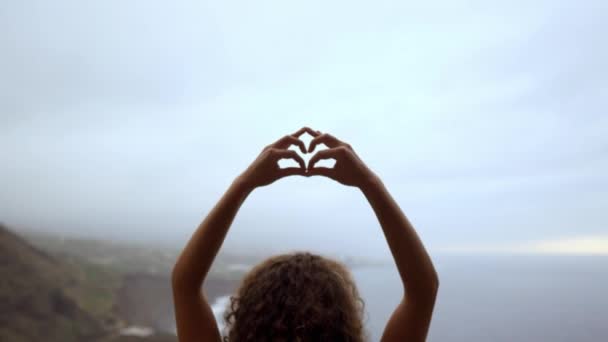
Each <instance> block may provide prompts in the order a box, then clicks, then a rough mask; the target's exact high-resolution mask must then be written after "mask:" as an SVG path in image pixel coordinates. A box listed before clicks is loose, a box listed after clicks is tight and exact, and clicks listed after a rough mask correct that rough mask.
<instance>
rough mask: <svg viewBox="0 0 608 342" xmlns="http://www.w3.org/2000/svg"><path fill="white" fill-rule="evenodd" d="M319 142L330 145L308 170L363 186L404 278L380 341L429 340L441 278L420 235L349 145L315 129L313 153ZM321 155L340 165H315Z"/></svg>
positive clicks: (314, 158)
mask: <svg viewBox="0 0 608 342" xmlns="http://www.w3.org/2000/svg"><path fill="white" fill-rule="evenodd" d="M321 143H323V144H325V145H327V147H329V149H326V150H321V151H319V152H317V153H316V154H315V155H314V156H313V157H312V158H311V159H310V161H309V164H308V172H307V174H308V175H311V176H313V175H322V176H326V177H330V178H332V179H334V180H336V181H338V182H340V183H342V184H345V185H350V186H356V187H358V188H359V189H361V191H362V192H363V194H364V195H365V197H366V198H367V200H368V201H369V203H370V205H371V207H372V208H373V210H374V212H375V214H376V217H377V218H378V221H379V222H380V225H381V226H382V230H383V231H384V236H385V237H386V241H387V242H388V246H389V248H390V250H391V253H392V255H393V258H394V260H395V264H396V265H397V269H398V271H399V275H400V276H401V280H402V282H403V286H404V293H403V299H402V300H401V301H400V303H399V304H398V305H397V308H396V309H395V311H394V312H393V314H392V316H391V318H390V320H389V322H388V324H387V325H386V328H385V330H384V334H383V336H382V341H385V342H388V341H408V342H416V341H425V340H426V336H427V333H428V330H429V326H430V323H431V317H432V315H433V308H434V306H435V298H436V296H437V290H438V286H439V279H438V277H437V273H436V271H435V268H434V267H433V263H432V261H431V259H430V257H429V255H428V254H427V252H426V250H425V249H424V246H423V245H422V242H421V241H420V239H419V238H418V234H416V231H415V230H414V227H413V226H412V224H411V223H410V222H409V221H408V219H407V218H406V217H405V215H404V214H403V212H402V211H401V209H400V208H399V205H398V204H397V203H396V202H395V200H394V199H393V198H392V196H391V195H390V194H389V192H388V190H387V189H386V188H385V187H384V185H383V183H382V182H381V180H380V179H379V178H378V177H377V176H376V175H375V174H374V173H373V172H372V171H371V170H369V169H368V168H367V166H366V165H365V163H363V162H362V161H361V159H360V158H359V157H358V156H357V154H356V153H355V151H354V150H353V149H352V147H351V146H350V145H348V144H346V143H344V142H342V141H340V140H338V139H336V138H335V137H333V136H331V135H329V134H320V132H317V134H316V137H315V138H314V139H313V140H312V141H311V143H310V147H309V152H312V151H313V150H314V149H315V147H316V146H317V145H318V144H321ZM322 159H335V160H336V163H335V165H334V167H333V168H324V167H314V165H315V163H316V162H318V161H319V160H322Z"/></svg>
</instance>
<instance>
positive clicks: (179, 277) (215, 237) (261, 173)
mask: <svg viewBox="0 0 608 342" xmlns="http://www.w3.org/2000/svg"><path fill="white" fill-rule="evenodd" d="M307 130H308V129H307V128H303V129H301V130H299V131H298V132H296V133H294V134H292V135H287V136H285V137H283V138H281V139H279V140H278V141H277V142H275V143H273V144H271V145H268V146H267V147H266V148H264V150H263V151H262V152H261V153H260V155H259V156H258V157H257V158H256V160H255V161H254V162H253V163H252V164H251V166H249V167H248V168H247V170H245V172H243V173H242V174H241V175H240V176H238V177H237V178H236V180H235V181H234V182H233V183H232V185H230V187H229V189H228V190H227V191H226V193H225V194H224V196H222V198H221V199H220V201H219V202H218V203H217V204H216V205H215V207H214V208H213V209H212V210H211V212H210V213H209V214H208V215H207V217H206V218H205V219H204V220H203V222H202V223H201V224H200V225H199V227H198V229H197V230H196V232H195V233H194V235H193V236H192V238H191V239H190V241H189V242H188V244H187V245H186V247H185V248H184V250H183V251H182V253H181V255H180V256H179V258H178V260H177V262H176V264H175V266H174V268H173V274H172V284H173V302H174V305H175V319H176V322H177V335H178V338H179V341H180V342H200V341H220V340H221V337H220V332H219V330H218V328H217V323H216V322H215V318H214V317H213V312H212V311H211V307H210V306H209V303H208V302H207V300H206V299H205V297H204V295H203V294H202V293H201V287H202V284H203V282H204V281H205V278H206V276H207V273H208V272H209V269H210V268H211V264H212V263H213V260H214V259H215V256H216V255H217V253H218V251H219V249H220V247H221V246H222V243H223V241H224V238H225V237H226V233H227V232H228V229H229V228H230V225H231V224H232V221H233V220H234V217H235V216H236V214H237V212H238V210H239V208H240V207H241V205H242V204H243V202H244V201H245V199H246V198H247V196H248V195H249V194H250V193H251V191H253V190H254V189H255V188H257V187H261V186H265V185H269V184H271V183H273V182H274V181H276V180H277V179H280V178H283V177H286V176H291V175H301V176H304V175H305V171H306V167H305V163H304V160H303V159H302V158H301V157H300V156H298V154H297V153H296V151H293V150H288V148H289V147H290V146H291V145H296V146H298V147H299V148H300V149H301V150H302V152H304V153H305V152H306V148H305V146H304V143H303V142H302V141H301V140H299V139H298V137H299V136H300V135H301V134H302V133H304V132H305V131H307ZM284 158H290V159H294V160H295V161H296V162H298V164H300V167H289V168H283V169H281V168H279V166H278V164H277V162H278V161H279V160H280V159H284Z"/></svg>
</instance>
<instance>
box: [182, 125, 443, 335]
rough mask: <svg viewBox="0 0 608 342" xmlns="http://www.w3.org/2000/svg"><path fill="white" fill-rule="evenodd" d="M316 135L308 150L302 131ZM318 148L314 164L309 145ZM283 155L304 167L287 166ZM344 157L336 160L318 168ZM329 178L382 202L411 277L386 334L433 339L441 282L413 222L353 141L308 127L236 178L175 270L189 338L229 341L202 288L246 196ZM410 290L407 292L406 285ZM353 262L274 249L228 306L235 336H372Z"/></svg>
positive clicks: (396, 251) (387, 227)
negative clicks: (281, 183) (300, 179)
mask: <svg viewBox="0 0 608 342" xmlns="http://www.w3.org/2000/svg"><path fill="white" fill-rule="evenodd" d="M305 132H306V133H308V134H310V135H312V136H313V139H312V141H311V142H310V146H309V148H308V149H307V148H306V146H305V145H304V143H303V142H302V141H301V140H300V139H299V137H300V135H302V134H303V133H305ZM319 144H325V145H326V146H327V147H328V149H325V150H321V151H318V152H317V153H316V154H315V155H314V156H313V157H312V158H311V159H310V161H309V164H308V167H306V165H305V163H304V160H303V159H302V158H301V157H300V156H299V155H298V154H297V152H296V151H293V150H289V149H288V148H289V147H290V146H292V145H295V146H297V147H299V149H300V150H301V151H302V152H303V153H312V152H313V151H314V150H315V147H316V146H317V145H319ZM280 159H293V160H295V161H296V162H297V163H298V164H299V165H300V167H288V168H283V169H282V168H280V167H279V166H278V164H277V162H278V160H280ZM322 159H335V161H336V163H335V165H334V167H333V168H325V167H315V164H316V163H317V162H318V161H319V160H322ZM295 175H298V176H305V177H310V176H324V177H329V178H331V179H333V180H335V181H337V182H339V183H342V184H344V185H348V186H355V187H357V188H359V189H360V190H361V192H362V193H363V195H364V196H365V197H366V198H367V200H368V202H369V203H370V205H371V207H372V208H373V210H374V212H375V214H376V217H377V218H378V221H379V222H380V225H381V226H382V230H383V232H384V236H385V237H386V241H387V242H388V246H389V248H390V250H391V253H392V255H393V258H394V260H395V264H396V266H397V270H398V271H399V275H400V277H401V280H402V283H403V290H404V291H403V298H402V300H401V301H400V302H399V303H396V304H397V308H396V309H395V311H394V312H393V314H392V316H391V318H390V319H389V321H388V323H387V325H386V328H385V330H384V333H383V336H382V341H424V340H425V339H426V336H427V332H428V329H429V325H430V322H431V317H432V314H433V307H434V305H435V298H436V296H437V289H438V286H439V280H438V277H437V273H436V272H435V268H434V267H433V263H432V261H431V259H430V258H429V255H428V254H427V252H426V250H425V249H424V246H423V245H422V242H421V241H420V239H419V238H418V236H417V234H416V232H415V230H414V228H413V227H412V225H411V224H410V222H409V221H408V220H407V218H406V217H405V215H404V214H403V213H402V212H401V209H400V208H399V206H398V205H397V203H396V202H395V201H394V199H393V198H392V197H391V195H390V194H389V193H388V191H387V190H386V188H385V187H384V185H383V184H382V182H381V181H380V179H379V178H378V177H377V176H376V175H375V174H374V173H373V172H372V171H371V170H370V169H369V168H368V167H367V166H366V165H365V164H364V163H363V162H362V161H361V159H359V157H358V156H357V154H356V153H355V151H354V150H353V149H352V147H351V146H350V145H349V144H347V143H344V142H342V141H340V140H338V139H337V138H335V137H333V136H331V135H329V134H323V133H321V132H319V131H315V130H312V129H310V128H308V127H304V128H302V129H300V130H299V131H297V132H296V133H294V134H292V135H287V136H285V137H283V138H281V139H279V140H278V141H277V142H275V143H273V144H271V145H269V146H267V147H266V148H264V150H263V151H262V152H261V153H260V155H259V156H258V157H257V159H256V160H255V161H254V162H253V163H252V164H251V166H249V167H248V168H247V170H245V172H243V173H242V174H241V175H240V176H239V177H237V178H236V180H235V181H234V182H233V183H232V185H231V186H230V188H229V189H228V191H226V193H225V194H224V196H223V197H222V198H221V199H220V201H219V202H218V203H217V204H216V206H215V207H214V208H213V209H212V210H211V212H210V213H209V214H208V215H207V217H206V218H205V220H204V221H203V222H202V223H201V224H200V226H199V227H198V229H197V231H196V232H195V233H194V235H193V236H192V238H191V240H190V241H189V242H188V244H187V246H186V247H185V248H184V250H183V252H182V253H181V255H180V257H179V259H178V261H177V263H176V264H175V267H174V269H173V279H172V280H173V296H174V303H175V316H176V321H177V333H178V337H179V340H180V342H199V341H221V336H220V332H219V330H218V327H217V325H216V322H215V319H214V316H213V313H212V311H211V308H210V306H209V303H208V302H207V300H206V299H205V297H204V295H202V294H201V287H202V284H203V282H204V281H205V277H206V276H207V273H208V271H209V269H210V267H211V264H212V263H213V260H214V258H215V256H216V255H217V253H218V251H219V249H220V247H221V245H222V242H223V241H224V238H225V237H226V233H227V232H228V228H229V227H230V225H231V223H232V221H233V219H234V217H235V216H236V214H237V211H238V210H239V208H240V206H241V205H242V204H243V201H245V198H247V196H248V195H249V194H250V193H251V192H252V191H253V190H254V189H256V188H259V187H262V186H265V185H269V184H271V183H273V182H274V181H276V180H278V179H280V178H283V177H286V176H295ZM405 289H407V293H406V292H405ZM360 303H361V302H360V298H359V296H358V293H357V290H356V287H355V285H354V282H353V280H352V278H351V276H350V274H349V272H348V271H347V270H346V269H345V267H344V266H342V265H341V264H339V263H338V262H336V261H333V260H330V259H327V258H323V257H320V256H317V255H312V254H310V253H295V254H287V255H281V256H277V257H273V258H270V259H268V260H267V261H265V262H263V263H262V264H260V265H258V266H256V267H254V268H253V270H251V271H250V272H249V274H248V275H247V276H246V277H245V278H244V280H243V282H242V284H241V286H240V288H239V290H238V291H237V294H236V296H234V297H233V301H232V305H231V306H230V308H229V310H228V313H227V314H226V320H227V324H228V325H227V327H228V335H227V336H226V339H225V340H226V341H230V342H245V341H256V342H257V341H302V342H304V341H353V342H358V341H363V340H364V331H363V324H362V305H360Z"/></svg>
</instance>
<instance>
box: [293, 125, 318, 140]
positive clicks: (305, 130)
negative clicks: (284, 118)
mask: <svg viewBox="0 0 608 342" xmlns="http://www.w3.org/2000/svg"><path fill="white" fill-rule="evenodd" d="M304 133H308V134H310V135H312V136H313V137H316V136H317V135H319V134H321V133H320V132H319V131H315V130H314V129H312V128H310V127H307V126H305V127H302V128H300V129H299V130H298V131H297V132H295V133H294V134H292V136H294V137H296V138H298V137H300V135H302V134H304Z"/></svg>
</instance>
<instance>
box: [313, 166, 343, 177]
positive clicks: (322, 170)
mask: <svg viewBox="0 0 608 342" xmlns="http://www.w3.org/2000/svg"><path fill="white" fill-rule="evenodd" d="M335 173H336V171H335V170H334V169H332V168H330V167H315V168H312V169H308V171H307V172H306V176H325V177H329V178H331V179H336V178H335Z"/></svg>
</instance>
